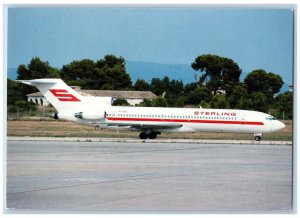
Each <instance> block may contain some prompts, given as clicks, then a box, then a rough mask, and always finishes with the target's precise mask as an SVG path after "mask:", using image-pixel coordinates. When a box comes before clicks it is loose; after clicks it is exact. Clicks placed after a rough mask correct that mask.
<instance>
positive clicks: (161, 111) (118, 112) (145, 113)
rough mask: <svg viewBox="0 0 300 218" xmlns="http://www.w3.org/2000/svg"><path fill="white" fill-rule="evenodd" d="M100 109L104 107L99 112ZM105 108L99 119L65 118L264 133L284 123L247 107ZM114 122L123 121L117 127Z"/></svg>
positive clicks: (183, 129)
mask: <svg viewBox="0 0 300 218" xmlns="http://www.w3.org/2000/svg"><path fill="white" fill-rule="evenodd" d="M102 111H103V109H102V110H101V111H99V113H102ZM105 112H106V117H105V118H104V119H99V120H97V119H95V120H82V119H76V118H74V116H73V115H74V113H71V114H70V116H68V117H65V118H66V119H67V120H70V121H73V122H78V123H81V124H86V125H92V126H99V127H102V128H112V129H116V128H118V129H128V127H129V126H130V125H131V124H141V125H151V124H154V125H160V124H168V123H172V124H173V123H174V124H175V123H177V124H181V127H178V128H173V129H165V128H161V129H159V128H158V129H156V130H158V131H166V132H196V131H203V132H210V131H212V132H239V133H265V132H272V131H276V130H279V129H282V128H284V126H285V125H284V124H283V123H281V122H280V121H278V120H274V119H270V117H271V116H270V115H268V114H265V113H261V112H256V111H247V110H232V109H199V108H162V107H121V106H108V107H107V108H105ZM94 113H97V112H94ZM60 117H61V116H60ZM61 118H63V117H61ZM68 118H69V119H68ZM110 124H111V125H110ZM113 124H123V125H122V126H120V127H118V125H113ZM127 124H128V127H127V126H126V125H127Z"/></svg>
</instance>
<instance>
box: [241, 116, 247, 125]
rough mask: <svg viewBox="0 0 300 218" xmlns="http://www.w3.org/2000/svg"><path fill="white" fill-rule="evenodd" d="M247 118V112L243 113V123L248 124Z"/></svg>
mask: <svg viewBox="0 0 300 218" xmlns="http://www.w3.org/2000/svg"><path fill="white" fill-rule="evenodd" d="M246 120H247V114H242V123H241V124H242V125H245V124H246Z"/></svg>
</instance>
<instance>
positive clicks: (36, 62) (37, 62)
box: [17, 57, 60, 80]
mask: <svg viewBox="0 0 300 218" xmlns="http://www.w3.org/2000/svg"><path fill="white" fill-rule="evenodd" d="M17 73H18V76H17V79H19V80H26V79H40V78H60V74H59V70H58V69H56V68H53V67H51V66H50V65H49V63H48V62H47V61H42V60H41V59H40V58H38V57H35V58H32V59H31V61H30V63H29V64H28V65H27V66H25V65H24V64H21V65H20V66H19V67H18V70H17Z"/></svg>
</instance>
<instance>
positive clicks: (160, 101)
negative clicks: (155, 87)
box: [152, 97, 168, 107]
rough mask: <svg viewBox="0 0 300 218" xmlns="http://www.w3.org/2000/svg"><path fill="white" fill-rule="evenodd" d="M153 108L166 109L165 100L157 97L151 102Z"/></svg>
mask: <svg viewBox="0 0 300 218" xmlns="http://www.w3.org/2000/svg"><path fill="white" fill-rule="evenodd" d="M152 106H153V107H168V103H167V100H166V99H165V98H163V97H157V98H155V99H153V101H152Z"/></svg>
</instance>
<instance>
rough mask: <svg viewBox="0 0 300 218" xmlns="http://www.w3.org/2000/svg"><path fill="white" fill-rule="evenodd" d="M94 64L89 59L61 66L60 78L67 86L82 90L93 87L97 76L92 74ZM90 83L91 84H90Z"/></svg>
mask: <svg viewBox="0 0 300 218" xmlns="http://www.w3.org/2000/svg"><path fill="white" fill-rule="evenodd" d="M95 66H96V65H95V63H94V61H92V60H89V59H83V60H80V61H72V62H71V63H70V64H66V65H63V67H62V69H61V77H62V79H63V80H64V81H65V82H67V83H68V84H69V85H78V86H81V87H82V88H89V87H95V84H93V83H97V81H95V79H96V78H97V75H95V74H94V69H95ZM91 83H92V84H91Z"/></svg>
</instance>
